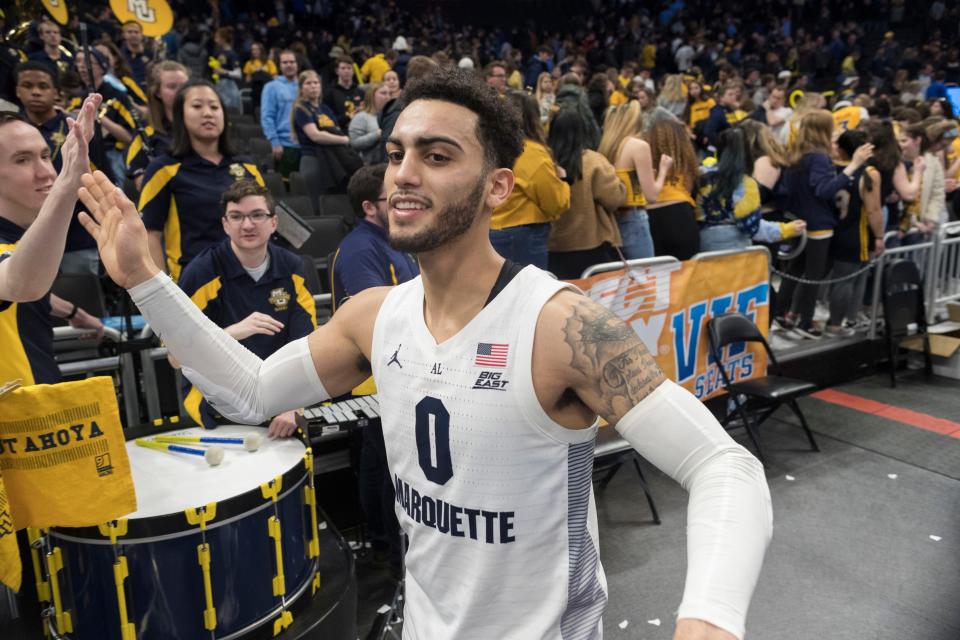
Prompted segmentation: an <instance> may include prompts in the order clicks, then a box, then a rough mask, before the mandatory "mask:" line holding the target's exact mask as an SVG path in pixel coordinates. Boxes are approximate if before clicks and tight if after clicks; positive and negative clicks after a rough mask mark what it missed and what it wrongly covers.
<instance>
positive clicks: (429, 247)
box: [388, 175, 486, 253]
mask: <svg viewBox="0 0 960 640" xmlns="http://www.w3.org/2000/svg"><path fill="white" fill-rule="evenodd" d="M485 185H486V176H484V175H481V176H480V177H479V178H478V179H477V182H476V184H475V185H474V187H473V191H471V192H470V193H468V194H467V195H466V196H464V197H463V198H461V199H460V200H457V201H456V202H451V203H450V204H448V205H447V206H445V207H444V208H443V209H442V210H441V211H439V212H438V213H437V214H436V217H435V219H434V221H433V224H431V225H429V226H427V227H426V228H424V229H421V230H420V231H418V232H417V233H415V234H413V235H410V236H397V235H395V234H394V233H392V229H390V231H391V232H390V233H389V236H388V237H389V240H390V246H391V247H393V248H394V249H396V250H397V251H404V252H406V253H424V252H426V251H433V250H434V249H436V248H437V247H441V246H443V245H445V244H447V243H449V242H451V241H453V240H456V239H457V238H459V237H460V236H462V235H463V234H465V233H466V232H467V230H468V229H469V228H470V226H471V225H472V224H473V221H474V219H475V218H476V217H477V214H478V213H479V212H480V203H481V202H482V201H483V189H484V186H485Z"/></svg>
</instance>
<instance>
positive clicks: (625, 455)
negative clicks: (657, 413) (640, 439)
mask: <svg viewBox="0 0 960 640" xmlns="http://www.w3.org/2000/svg"><path fill="white" fill-rule="evenodd" d="M593 460H594V462H593V471H594V473H600V472H601V471H606V474H604V476H603V477H602V478H601V479H600V490H601V491H602V490H603V489H606V488H607V485H608V484H610V481H611V480H612V479H613V476H614V474H616V473H617V471H618V470H619V469H620V467H622V466H623V463H624V462H628V461H629V462H633V468H634V469H636V470H637V475H638V476H640V488H641V489H643V494H644V495H645V496H646V498H647V504H648V505H649V506H650V515H652V516H653V522H654V523H655V524H660V514H659V513H657V506H656V505H655V504H654V503H653V496H652V495H651V494H650V488H649V486H648V485H647V479H646V477H645V476H644V475H643V469H641V468H640V454H639V453H637V451H636V450H635V449H634V448H633V446H632V445H631V444H630V443H629V442H627V441H626V440H624V439H623V438H621V437H620V434H619V433H617V430H616V429H614V428H613V427H603V428H601V429H600V430H599V431H598V432H597V445H596V447H595V448H594V450H593Z"/></svg>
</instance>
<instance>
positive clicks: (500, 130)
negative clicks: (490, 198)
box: [401, 69, 523, 171]
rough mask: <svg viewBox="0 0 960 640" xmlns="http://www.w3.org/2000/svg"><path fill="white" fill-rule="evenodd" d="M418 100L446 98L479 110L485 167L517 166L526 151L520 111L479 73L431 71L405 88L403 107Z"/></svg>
mask: <svg viewBox="0 0 960 640" xmlns="http://www.w3.org/2000/svg"><path fill="white" fill-rule="evenodd" d="M417 100H442V101H444V102H450V103H453V104H456V105H459V106H461V107H464V108H466V109H469V110H470V111H472V112H474V113H475V114H477V131H476V133H477V140H479V142H480V146H481V147H483V154H484V165H485V169H486V170H488V171H489V170H491V169H496V168H507V169H512V168H513V163H514V161H515V160H516V159H517V157H518V156H519V155H520V153H521V152H522V151H523V127H522V126H521V122H520V114H519V113H517V111H516V109H515V108H514V107H513V106H512V104H511V102H510V101H509V100H504V99H503V98H501V97H500V96H499V95H497V92H496V91H495V90H494V89H493V88H492V87H490V86H488V85H487V84H486V83H484V82H483V80H481V79H480V78H479V77H478V76H477V75H476V74H475V73H473V72H472V71H465V70H462V69H443V70H437V71H436V72H433V73H429V74H427V75H426V76H424V77H422V78H420V79H418V80H416V81H415V82H411V83H410V84H409V85H408V86H407V87H406V88H405V89H404V91H403V97H402V98H401V107H402V108H406V107H407V106H408V105H410V104H412V103H413V102H415V101H417Z"/></svg>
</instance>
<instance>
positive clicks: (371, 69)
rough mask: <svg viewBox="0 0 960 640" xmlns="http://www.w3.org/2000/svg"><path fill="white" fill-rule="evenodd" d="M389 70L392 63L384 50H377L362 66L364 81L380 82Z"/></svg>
mask: <svg viewBox="0 0 960 640" xmlns="http://www.w3.org/2000/svg"><path fill="white" fill-rule="evenodd" d="M387 71H390V63H389V62H387V59H386V57H384V54H383V52H382V51H377V52H376V53H374V54H373V55H372V56H370V57H369V58H367V59H366V60H365V61H364V63H363V66H362V67H360V74H361V75H362V76H363V80H364V82H380V81H381V80H383V74H385V73H386V72H387Z"/></svg>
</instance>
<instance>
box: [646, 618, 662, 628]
mask: <svg viewBox="0 0 960 640" xmlns="http://www.w3.org/2000/svg"><path fill="white" fill-rule="evenodd" d="M647 624H652V625H653V626H655V627H659V626H660V618H654V619H653V620H647Z"/></svg>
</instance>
